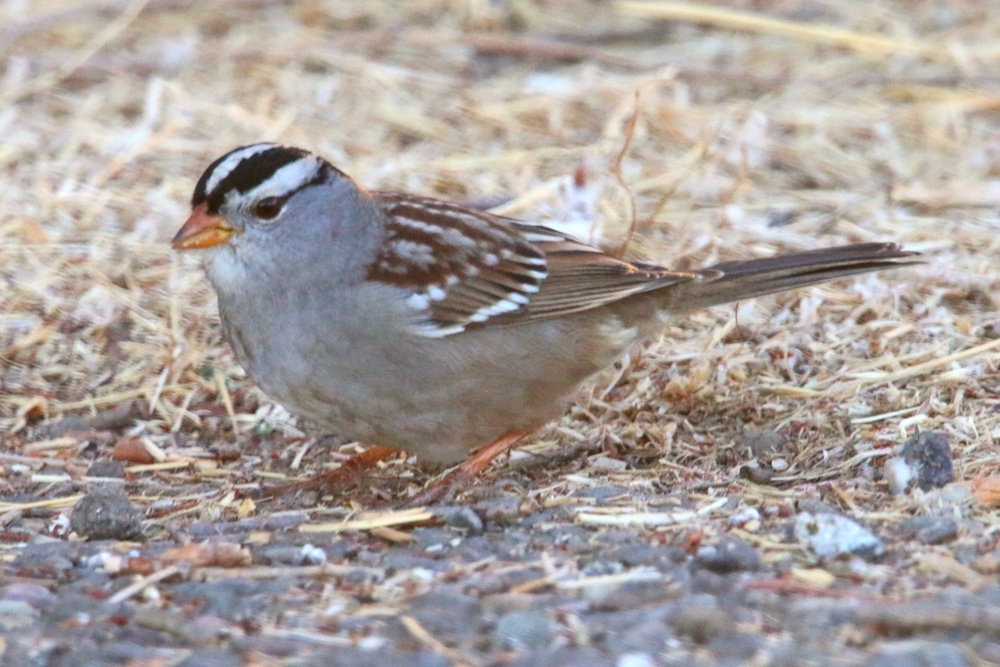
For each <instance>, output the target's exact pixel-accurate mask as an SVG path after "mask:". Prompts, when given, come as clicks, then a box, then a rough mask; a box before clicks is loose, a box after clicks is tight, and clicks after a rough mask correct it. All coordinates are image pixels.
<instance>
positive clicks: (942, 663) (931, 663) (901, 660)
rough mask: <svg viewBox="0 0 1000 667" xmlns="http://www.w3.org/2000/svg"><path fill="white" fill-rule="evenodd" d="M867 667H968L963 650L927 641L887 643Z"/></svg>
mask: <svg viewBox="0 0 1000 667" xmlns="http://www.w3.org/2000/svg"><path fill="white" fill-rule="evenodd" d="M876 650H877V651H878V652H877V653H876V654H875V655H873V656H872V657H871V658H869V659H868V661H867V662H866V663H865V667H966V665H969V664H970V663H969V661H968V660H966V657H965V655H964V654H963V653H962V649H961V648H959V647H958V646H955V645H954V644H950V643H944V642H934V641H929V640H925V639H904V640H900V641H894V642H885V643H883V644H882V645H881V646H879V647H878V649H876Z"/></svg>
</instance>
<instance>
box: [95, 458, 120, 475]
mask: <svg viewBox="0 0 1000 667" xmlns="http://www.w3.org/2000/svg"><path fill="white" fill-rule="evenodd" d="M87 477H110V478H112V479H124V478H125V462H124V461H112V460H110V459H101V460H100V461H94V462H93V463H92V464H91V466H90V468H88V469H87Z"/></svg>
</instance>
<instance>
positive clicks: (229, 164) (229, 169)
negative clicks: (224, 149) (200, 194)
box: [205, 144, 277, 192]
mask: <svg viewBox="0 0 1000 667" xmlns="http://www.w3.org/2000/svg"><path fill="white" fill-rule="evenodd" d="M276 146H277V144H254V145H252V146H247V147H246V148H243V149H240V150H237V151H234V152H232V153H230V154H229V156H228V157H226V159H225V160H223V161H222V162H220V163H219V164H217V165H216V167H215V169H213V170H212V175H211V176H210V177H209V178H208V181H207V182H206V183H205V192H215V188H217V187H219V183H221V182H222V181H223V179H225V178H226V176H228V175H229V174H231V173H233V170H234V169H236V167H238V166H239V165H240V163H241V162H243V161H244V160H246V159H247V158H250V157H253V156H254V155H257V154H258V153H263V152H264V151H267V150H271V149H272V148H274V147H276Z"/></svg>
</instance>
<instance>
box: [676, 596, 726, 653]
mask: <svg viewBox="0 0 1000 667" xmlns="http://www.w3.org/2000/svg"><path fill="white" fill-rule="evenodd" d="M672 625H673V626H674V629H675V630H676V631H677V634H678V635H684V636H687V637H690V638H691V639H692V641H694V642H695V643H696V644H707V643H708V642H709V641H711V640H712V639H714V638H715V637H717V636H718V635H720V634H722V633H727V632H731V631H732V629H733V625H734V623H733V618H732V617H731V616H730V615H729V614H728V613H726V611H725V610H723V609H719V608H718V607H717V606H715V605H705V604H690V605H685V606H684V608H683V609H681V611H680V613H679V614H678V615H677V616H676V618H674V619H673V622H672Z"/></svg>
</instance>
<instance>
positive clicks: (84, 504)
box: [69, 484, 142, 540]
mask: <svg viewBox="0 0 1000 667" xmlns="http://www.w3.org/2000/svg"><path fill="white" fill-rule="evenodd" d="M69 525H70V528H72V529H73V530H74V531H76V533H77V534H79V535H82V536H84V537H86V538H87V539H90V540H133V539H136V538H138V537H140V536H141V535H142V515H141V514H140V513H139V510H138V508H136V506H135V505H133V504H132V501H130V500H129V499H128V496H127V495H125V489H124V487H123V486H122V485H121V484H104V485H101V486H98V487H97V488H95V489H94V490H92V491H90V492H89V493H88V494H87V495H85V496H84V497H83V498H82V499H81V500H80V502H78V503H77V504H76V506H75V507H74V508H73V514H72V516H71V517H70V520H69Z"/></svg>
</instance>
